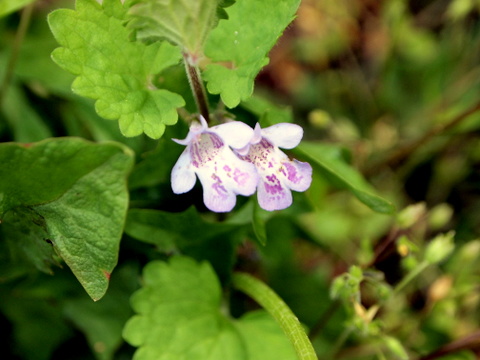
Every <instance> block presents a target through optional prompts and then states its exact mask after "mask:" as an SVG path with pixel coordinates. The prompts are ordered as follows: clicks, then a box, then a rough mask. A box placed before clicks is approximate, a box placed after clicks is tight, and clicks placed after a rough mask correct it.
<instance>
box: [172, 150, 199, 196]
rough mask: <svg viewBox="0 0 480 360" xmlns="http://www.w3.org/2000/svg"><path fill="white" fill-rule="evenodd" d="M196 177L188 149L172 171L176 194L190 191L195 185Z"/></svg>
mask: <svg viewBox="0 0 480 360" xmlns="http://www.w3.org/2000/svg"><path fill="white" fill-rule="evenodd" d="M195 181H196V177H195V172H194V171H193V169H192V165H191V157H190V149H189V148H188V147H187V148H186V149H185V150H184V151H183V153H182V155H180V157H179V158H178V160H177V162H176V164H175V166H174V167H173V169H172V175H171V182H172V190H173V192H174V193H175V194H183V193H186V192H187V191H190V190H191V189H192V188H193V186H194V185H195Z"/></svg>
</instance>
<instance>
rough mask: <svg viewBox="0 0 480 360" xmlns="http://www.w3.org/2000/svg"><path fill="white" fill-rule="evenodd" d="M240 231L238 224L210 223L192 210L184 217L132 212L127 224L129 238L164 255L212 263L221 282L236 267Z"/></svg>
mask: <svg viewBox="0 0 480 360" xmlns="http://www.w3.org/2000/svg"><path fill="white" fill-rule="evenodd" d="M185 224H188V226H185ZM240 229H242V225H238V224H226V223H213V222H207V221H205V220H203V219H202V218H201V217H200V216H199V214H198V212H197V211H196V210H195V209H194V208H193V207H191V208H189V209H188V210H186V211H184V212H181V213H171V212H167V211H159V210H148V209H131V210H129V211H128V217H127V222H126V224H125V232H126V233H127V234H128V235H130V236H132V237H133V238H135V239H137V240H140V241H144V242H147V243H149V244H155V245H156V246H157V248H158V249H159V250H161V251H164V252H171V251H179V252H180V253H182V254H184V255H188V256H191V257H193V258H195V259H197V260H207V261H209V262H210V263H211V264H212V265H213V266H214V267H215V270H216V271H217V274H219V276H220V277H221V278H222V280H225V279H226V278H227V277H228V276H229V274H230V271H231V268H232V266H233V261H234V252H235V245H236V243H237V237H238V235H239V234H240V235H241V233H242V232H241V231H239V230H240Z"/></svg>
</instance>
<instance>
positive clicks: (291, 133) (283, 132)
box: [262, 123, 303, 149]
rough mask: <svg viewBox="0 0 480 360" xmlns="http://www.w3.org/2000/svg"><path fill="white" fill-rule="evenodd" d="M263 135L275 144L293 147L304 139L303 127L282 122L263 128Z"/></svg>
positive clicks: (282, 146) (285, 147) (288, 147)
mask: <svg viewBox="0 0 480 360" xmlns="http://www.w3.org/2000/svg"><path fill="white" fill-rule="evenodd" d="M262 136H263V137H264V138H266V139H267V140H268V141H270V142H271V143H272V144H273V145H274V146H278V147H281V148H283V149H293V148H294V147H296V146H297V145H298V144H299V143H300V141H301V140H302V137H303V129H302V127H301V126H299V125H296V124H289V123H280V124H276V125H272V126H269V127H267V128H265V129H262Z"/></svg>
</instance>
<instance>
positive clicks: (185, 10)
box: [128, 0, 218, 56]
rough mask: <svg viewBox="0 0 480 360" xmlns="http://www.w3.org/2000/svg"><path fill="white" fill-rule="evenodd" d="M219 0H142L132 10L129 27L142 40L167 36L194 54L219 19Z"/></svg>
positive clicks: (198, 50) (197, 52)
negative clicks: (217, 14)
mask: <svg viewBox="0 0 480 360" xmlns="http://www.w3.org/2000/svg"><path fill="white" fill-rule="evenodd" d="M217 6H218V0H166V1H165V0H140V1H139V2H138V4H136V5H134V6H133V7H132V8H131V10H130V11H129V15H131V16H132V20H131V21H130V22H129V24H128V27H129V28H132V29H135V30H136V37H137V39H139V40H146V41H158V40H164V39H167V40H168V41H170V42H172V43H174V44H176V45H178V46H180V47H181V48H183V49H185V50H186V51H187V52H189V53H190V54H196V55H197V56H198V55H200V54H201V51H202V47H203V43H204V41H205V38H206V36H207V35H208V33H209V31H210V29H211V28H212V26H213V25H214V24H215V23H216V13H217Z"/></svg>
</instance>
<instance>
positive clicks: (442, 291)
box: [428, 275, 453, 302]
mask: <svg viewBox="0 0 480 360" xmlns="http://www.w3.org/2000/svg"><path fill="white" fill-rule="evenodd" d="M452 285H453V278H452V277H451V276H449V275H444V276H441V277H439V278H438V279H437V280H435V281H434V282H433V284H432V285H431V286H430V288H429V289H428V298H429V300H430V301H432V302H437V301H439V300H442V299H444V298H445V297H447V295H448V293H449V292H450V290H451V289H452Z"/></svg>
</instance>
